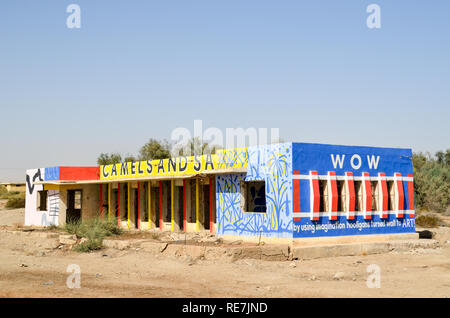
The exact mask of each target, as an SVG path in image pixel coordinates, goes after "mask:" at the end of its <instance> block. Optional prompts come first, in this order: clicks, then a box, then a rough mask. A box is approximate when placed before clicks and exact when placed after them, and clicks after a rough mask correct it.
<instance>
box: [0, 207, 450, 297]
mask: <svg viewBox="0 0 450 318" xmlns="http://www.w3.org/2000/svg"><path fill="white" fill-rule="evenodd" d="M22 221H23V210H13V211H12V210H10V211H0V224H6V223H8V222H9V224H14V223H20V222H22ZM438 231H439V232H440V234H439V235H440V237H441V238H442V239H443V240H444V242H443V243H444V244H443V247H442V248H439V249H419V250H414V251H410V252H408V253H394V252H391V253H387V254H379V255H367V256H345V257H335V258H326V259H316V260H309V261H294V262H289V261H284V262H270V261H257V260H249V259H247V260H238V261H236V262H234V263H231V262H215V261H206V260H196V261H192V260H191V259H186V258H170V257H168V256H165V255H153V254H150V253H146V252H144V251H141V250H135V249H129V250H125V251H118V250H113V249H107V250H102V251H98V252H93V253H86V254H79V253H76V252H72V251H62V250H58V249H45V248H46V247H48V246H47V245H48V241H49V240H48V239H44V238H30V237H23V236H19V235H13V234H9V233H0V242H1V244H0V297H226V298H228V297H448V296H450V245H449V244H445V239H447V238H448V237H450V228H445V227H441V228H440V229H438ZM70 264H77V265H78V266H80V269H81V288H80V289H70V288H68V287H67V285H66V280H67V278H68V277H69V275H70V273H68V272H67V271H66V270H67V266H68V265H70ZM371 264H376V265H378V266H379V267H380V270H381V276H380V277H381V288H368V287H367V283H366V281H367V278H368V276H369V273H368V272H367V267H368V266H369V265H371ZM338 272H339V273H340V274H339V275H340V276H342V277H341V279H340V280H336V279H335V278H334V276H335V275H336V273H338Z"/></svg>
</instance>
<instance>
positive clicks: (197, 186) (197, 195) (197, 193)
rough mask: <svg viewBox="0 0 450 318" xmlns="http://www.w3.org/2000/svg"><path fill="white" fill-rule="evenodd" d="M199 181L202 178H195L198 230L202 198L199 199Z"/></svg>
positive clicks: (196, 224) (196, 222) (196, 223)
mask: <svg viewBox="0 0 450 318" xmlns="http://www.w3.org/2000/svg"><path fill="white" fill-rule="evenodd" d="M199 182H200V179H199V178H197V179H195V227H196V229H197V232H198V227H199V220H198V218H199V214H200V213H199V212H200V211H199V209H200V202H199V201H200V200H199Z"/></svg>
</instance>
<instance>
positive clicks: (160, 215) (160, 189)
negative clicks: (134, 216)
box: [159, 181, 163, 231]
mask: <svg viewBox="0 0 450 318" xmlns="http://www.w3.org/2000/svg"><path fill="white" fill-rule="evenodd" d="M162 191H163V189H162V181H159V229H160V230H161V231H162V229H163V218H162V212H163V196H162Z"/></svg>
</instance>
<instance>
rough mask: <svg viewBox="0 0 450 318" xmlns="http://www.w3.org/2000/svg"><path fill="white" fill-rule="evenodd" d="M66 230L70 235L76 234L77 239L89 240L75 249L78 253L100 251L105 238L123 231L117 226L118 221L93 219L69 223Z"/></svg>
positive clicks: (65, 227)
mask: <svg viewBox="0 0 450 318" xmlns="http://www.w3.org/2000/svg"><path fill="white" fill-rule="evenodd" d="M64 230H65V231H66V232H67V233H69V234H75V235H76V236H77V237H84V238H87V241H86V242H84V243H82V244H79V245H77V246H76V247H75V250H76V251H79V252H88V251H92V250H98V249H100V248H101V247H102V241H103V238H104V237H107V236H113V235H120V234H122V232H123V230H122V229H120V228H119V227H118V226H117V219H115V218H113V219H110V220H107V219H104V220H102V219H100V218H92V219H87V220H85V221H82V222H79V221H73V222H67V223H66V224H65V226H64Z"/></svg>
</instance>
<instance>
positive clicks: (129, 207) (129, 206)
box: [127, 182, 131, 229]
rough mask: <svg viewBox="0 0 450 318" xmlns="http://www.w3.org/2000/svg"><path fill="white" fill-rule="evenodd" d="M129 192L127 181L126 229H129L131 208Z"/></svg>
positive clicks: (129, 186) (129, 185) (129, 187)
mask: <svg viewBox="0 0 450 318" xmlns="http://www.w3.org/2000/svg"><path fill="white" fill-rule="evenodd" d="M130 193H131V183H130V182H127V195H128V200H127V201H128V202H127V203H128V205H127V210H128V213H127V214H128V219H127V226H128V229H130V212H131V211H130V210H131V197H130Z"/></svg>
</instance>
